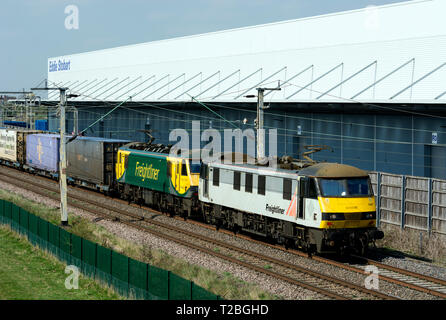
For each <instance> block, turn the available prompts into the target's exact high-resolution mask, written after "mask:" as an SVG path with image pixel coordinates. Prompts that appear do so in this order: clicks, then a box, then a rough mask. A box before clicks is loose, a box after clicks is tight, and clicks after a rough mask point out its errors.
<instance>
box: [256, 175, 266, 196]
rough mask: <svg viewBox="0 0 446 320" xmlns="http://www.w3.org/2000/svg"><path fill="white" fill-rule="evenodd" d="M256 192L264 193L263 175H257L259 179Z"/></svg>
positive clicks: (264, 178) (264, 179) (264, 181)
mask: <svg viewBox="0 0 446 320" xmlns="http://www.w3.org/2000/svg"><path fill="white" fill-rule="evenodd" d="M257 182H258V183H257V193H258V194H262V195H265V189H266V177H265V176H259V179H258V181H257Z"/></svg>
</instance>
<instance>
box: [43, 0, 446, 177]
mask: <svg viewBox="0 0 446 320" xmlns="http://www.w3.org/2000/svg"><path fill="white" fill-rule="evenodd" d="M444 12H446V2H445V1H442V0H423V1H408V2H401V3H397V4H391V5H385V6H379V7H368V8H364V9H360V10H352V11H346V12H339V13H334V14H327V15H322V16H316V17H309V18H303V19H297V20H289V21H282V22H277V23H270V24H265V25H258V26H252V27H245V28H239V29H233V30H224V31H219V32H212V33H206V34H200V35H193V36H188V37H181V38H174V39H168V40H162V41H153V42H148V43H142V44H137V45H129V46H124V47H118V48H111V49H106V50H98V51H93V52H86V53H80V54H70V55H65V56H60V57H52V58H49V59H48V81H49V85H53V86H54V85H57V86H60V87H67V88H69V93H72V94H76V95H78V96H77V97H73V98H70V99H69V101H68V104H69V105H70V106H75V107H76V108H77V110H78V118H79V128H80V129H81V130H82V129H84V128H86V127H88V126H89V125H90V124H92V123H93V122H95V121H96V120H97V119H99V118H100V117H101V116H102V115H104V114H106V113H108V112H110V111H111V110H112V109H113V108H115V107H116V106H118V105H119V107H118V108H116V110H114V111H113V112H112V113H110V114H109V115H107V117H105V118H104V119H103V120H102V121H99V122H98V123H97V124H96V125H95V126H93V127H92V128H91V129H89V130H88V131H87V132H86V134H87V135H94V136H103V137H106V138H123V139H136V140H146V139H147V137H146V136H145V134H144V133H143V132H142V130H145V129H151V130H152V134H153V135H154V136H155V137H156V138H157V140H156V141H158V142H161V143H165V144H167V143H169V133H170V132H171V130H173V129H176V128H183V129H186V130H188V131H190V130H191V128H192V121H193V120H200V126H201V129H202V130H204V129H207V128H214V129H218V130H223V129H234V128H240V129H242V130H245V129H248V128H254V120H255V118H256V106H257V100H256V99H255V98H252V97H251V98H250V97H249V96H253V95H256V94H257V90H256V88H259V87H277V86H279V85H280V88H281V90H280V91H267V92H265V104H266V105H269V108H268V109H266V110H265V115H264V120H265V128H266V129H269V128H277V129H278V154H279V155H284V154H287V155H291V156H294V157H300V155H301V153H302V152H303V151H305V149H304V146H307V145H327V146H329V147H330V148H328V149H327V150H324V151H321V152H319V153H316V154H314V155H313V158H314V159H316V160H325V161H331V162H339V163H345V164H351V165H355V166H358V167H360V168H363V169H366V170H375V171H384V172H391V173H398V174H407V175H416V176H428V177H436V178H446V112H445V107H444V104H445V102H446V81H445V80H446V23H445V22H444V17H443V15H444ZM58 101H59V94H58V92H52V93H50V94H49V95H48V100H47V101H43V102H42V103H46V104H48V105H54V104H56V103H57V102H58ZM69 117H70V113H69ZM67 126H68V128H69V130H72V128H73V119H72V118H69V120H68V122H67ZM56 128H57V117H56V115H50V129H56ZM170 143H172V142H170ZM267 147H268V146H267Z"/></svg>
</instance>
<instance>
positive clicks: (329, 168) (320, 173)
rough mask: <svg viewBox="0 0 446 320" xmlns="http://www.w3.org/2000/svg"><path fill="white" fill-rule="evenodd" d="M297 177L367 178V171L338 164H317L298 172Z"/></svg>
mask: <svg viewBox="0 0 446 320" xmlns="http://www.w3.org/2000/svg"><path fill="white" fill-rule="evenodd" d="M299 175H303V176H308V177H316V178H354V177H367V176H368V174H367V171H364V170H361V169H359V168H356V167H352V166H349V165H346V164H339V163H318V164H315V165H312V166H309V167H307V168H304V169H302V170H300V171H299Z"/></svg>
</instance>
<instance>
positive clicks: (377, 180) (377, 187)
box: [376, 172, 381, 227]
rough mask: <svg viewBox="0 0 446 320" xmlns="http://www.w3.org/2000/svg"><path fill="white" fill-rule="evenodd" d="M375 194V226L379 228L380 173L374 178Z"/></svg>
mask: <svg viewBox="0 0 446 320" xmlns="http://www.w3.org/2000/svg"><path fill="white" fill-rule="evenodd" d="M376 192H377V193H378V195H377V197H376V225H377V227H380V224H381V172H378V173H377V176H376Z"/></svg>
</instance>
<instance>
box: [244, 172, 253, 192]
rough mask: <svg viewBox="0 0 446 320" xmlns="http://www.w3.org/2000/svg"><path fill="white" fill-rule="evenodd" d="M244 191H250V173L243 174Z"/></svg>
mask: <svg viewBox="0 0 446 320" xmlns="http://www.w3.org/2000/svg"><path fill="white" fill-rule="evenodd" d="M245 191H246V192H252V173H247V174H246V176H245Z"/></svg>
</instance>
